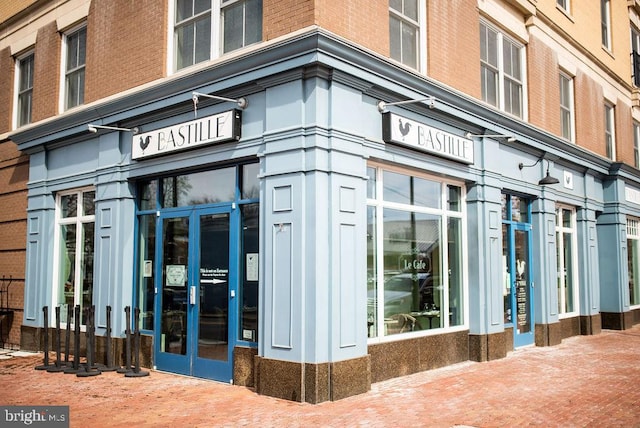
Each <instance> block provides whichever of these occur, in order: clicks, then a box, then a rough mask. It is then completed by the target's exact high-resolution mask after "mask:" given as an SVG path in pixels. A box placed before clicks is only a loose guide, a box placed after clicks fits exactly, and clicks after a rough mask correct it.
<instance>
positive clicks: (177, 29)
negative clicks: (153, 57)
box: [173, 0, 262, 70]
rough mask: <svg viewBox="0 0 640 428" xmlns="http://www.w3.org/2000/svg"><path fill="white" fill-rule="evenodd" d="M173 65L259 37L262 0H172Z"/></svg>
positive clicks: (192, 61)
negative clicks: (173, 4)
mask: <svg viewBox="0 0 640 428" xmlns="http://www.w3.org/2000/svg"><path fill="white" fill-rule="evenodd" d="M174 15H175V20H174V23H173V33H174V36H173V37H174V41H173V43H174V51H175V69H176V70H180V69H183V68H185V67H189V66H191V65H194V64H198V63H200V62H203V61H207V60H209V59H211V58H215V57H217V56H219V55H221V54H224V53H227V52H231V51H233V50H236V49H239V48H242V47H244V46H247V45H250V44H252V43H256V42H259V41H260V40H262V0H175V13H174Z"/></svg>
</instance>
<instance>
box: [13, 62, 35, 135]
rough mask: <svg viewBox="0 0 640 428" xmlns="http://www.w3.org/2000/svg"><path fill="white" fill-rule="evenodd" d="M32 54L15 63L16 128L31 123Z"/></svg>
mask: <svg viewBox="0 0 640 428" xmlns="http://www.w3.org/2000/svg"><path fill="white" fill-rule="evenodd" d="M34 58H35V55H34V53H33V52H31V53H28V54H26V55H24V56H22V57H20V58H19V59H18V63H17V71H18V74H17V81H18V90H17V94H18V98H17V106H16V126H17V127H20V126H24V125H28V124H29V123H31V110H32V105H33V70H34Z"/></svg>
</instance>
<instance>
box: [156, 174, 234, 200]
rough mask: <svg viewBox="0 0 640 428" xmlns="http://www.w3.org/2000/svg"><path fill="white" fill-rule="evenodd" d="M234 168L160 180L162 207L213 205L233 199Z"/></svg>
mask: <svg viewBox="0 0 640 428" xmlns="http://www.w3.org/2000/svg"><path fill="white" fill-rule="evenodd" d="M235 180H236V169H235V167H230V168H224V169H218V170H213V171H204V172H197V173H194V174H188V175H179V176H175V177H168V178H164V179H162V189H163V198H162V201H163V205H162V206H163V207H164V208H169V207H184V206H189V205H201V204H214V203H218V202H226V201H232V200H233V199H234V198H235V193H234V191H235V188H236V186H235Z"/></svg>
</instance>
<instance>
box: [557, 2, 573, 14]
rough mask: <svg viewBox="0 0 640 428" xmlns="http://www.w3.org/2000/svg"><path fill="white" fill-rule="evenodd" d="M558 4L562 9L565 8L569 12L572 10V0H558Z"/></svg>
mask: <svg viewBox="0 0 640 428" xmlns="http://www.w3.org/2000/svg"><path fill="white" fill-rule="evenodd" d="M556 4H557V5H558V7H559V8H560V9H562V10H564V11H565V12H567V13H570V12H571V2H570V0H556Z"/></svg>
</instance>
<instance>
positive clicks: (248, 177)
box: [242, 163, 260, 199]
mask: <svg viewBox="0 0 640 428" xmlns="http://www.w3.org/2000/svg"><path fill="white" fill-rule="evenodd" d="M259 172H260V164H259V163H251V164H248V165H243V166H242V199H255V198H258V197H260V180H259V179H258V173H259Z"/></svg>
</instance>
